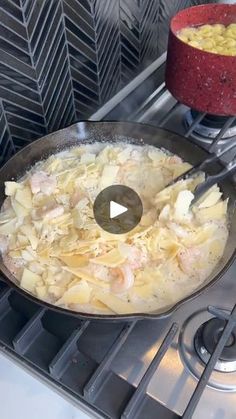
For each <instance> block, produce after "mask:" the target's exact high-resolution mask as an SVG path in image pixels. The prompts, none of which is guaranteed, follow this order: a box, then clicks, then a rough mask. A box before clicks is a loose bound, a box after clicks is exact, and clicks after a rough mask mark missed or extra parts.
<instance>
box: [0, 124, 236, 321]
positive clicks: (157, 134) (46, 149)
mask: <svg viewBox="0 0 236 419" xmlns="http://www.w3.org/2000/svg"><path fill="white" fill-rule="evenodd" d="M95 141H102V142H107V141H109V142H117V141H124V142H126V143H127V142H129V143H134V144H150V145H153V146H156V147H163V148H165V149H166V150H169V151H170V152H172V153H174V154H177V155H179V156H180V157H182V158H183V160H186V161H188V162H190V163H191V164H196V163H198V162H199V161H201V160H203V159H204V158H206V157H207V156H208V153H207V152H206V151H205V150H203V149H202V148H200V147H199V146H197V145H195V144H192V143H190V142H189V141H188V140H187V139H185V138H183V137H180V136H179V135H177V134H174V133H172V132H169V131H166V130H163V129H159V128H156V127H153V126H149V125H145V124H138V123H130V122H78V123H77V124H75V125H72V126H71V127H68V128H65V129H62V130H60V131H57V132H54V133H52V134H50V135H47V136H45V137H43V138H41V139H39V140H37V141H35V142H33V143H31V144H30V145H28V146H27V147H25V148H24V149H22V150H21V151H19V152H18V153H17V154H16V155H15V156H13V157H12V158H11V159H10V160H9V161H8V162H7V163H6V164H5V165H4V166H3V167H2V168H1V169H0V206H1V205H2V203H3V201H4V199H5V196H4V182H5V181H7V180H8V181H9V180H13V179H17V178H19V177H21V176H22V175H23V174H25V172H26V170H28V169H29V168H30V167H31V166H32V165H33V164H34V163H36V162H37V161H39V160H42V159H45V158H46V157H48V156H49V155H50V154H53V153H56V152H58V151H60V150H62V149H63V148H68V147H71V146H75V145H78V144H81V143H93V142H95ZM221 168H222V167H221V165H220V164H219V163H216V164H214V165H213V170H214V171H219V170H220V169H221ZM140 170H141V169H140ZM150 182H155V179H150ZM221 188H222V190H223V193H224V198H225V197H229V210H228V212H229V224H230V234H229V239H228V242H227V245H226V248H225V252H224V255H223V257H222V259H221V261H220V263H219V264H218V266H217V267H216V268H215V269H214V272H213V273H212V274H211V276H210V277H209V278H207V280H206V281H205V282H204V284H202V286H201V287H200V288H199V289H197V290H196V291H195V292H194V293H193V294H191V295H189V296H187V297H185V298H184V299H183V300H181V301H179V302H178V303H176V304H175V305H174V306H167V307H164V308H162V309H160V310H158V311H155V312H151V313H134V314H127V315H97V314H89V313H88V314H87V313H78V312H76V311H73V310H67V309H64V308H60V307H56V306H54V305H52V304H49V303H46V302H44V301H42V300H39V299H38V298H36V297H34V296H33V295H31V294H30V293H28V292H26V291H24V290H22V289H21V288H19V286H18V284H17V280H16V279H15V278H14V277H13V275H11V273H10V272H9V271H8V269H7V268H6V267H5V266H4V264H3V262H2V260H0V270H1V271H2V273H3V278H4V280H5V281H6V283H7V284H8V285H10V286H12V287H13V288H15V289H17V291H19V292H20V293H21V294H23V295H24V296H25V297H27V298H30V299H31V300H33V301H34V302H35V303H38V304H40V305H42V306H44V307H46V308H49V309H52V310H56V311H58V312H61V313H65V314H70V315H74V316H77V317H80V318H88V319H99V320H102V319H104V320H133V319H137V318H152V319H154V318H162V317H166V316H168V315H170V314H171V313H173V311H174V310H176V309H177V308H178V307H179V306H180V305H181V304H183V303H184V302H186V301H189V300H191V299H193V298H195V297H197V296H198V295H199V294H200V293H202V292H204V291H206V290H207V289H209V288H210V287H211V286H212V285H214V284H215V283H216V282H217V281H218V280H219V279H220V278H221V276H222V275H223V274H224V272H225V271H226V270H227V269H228V268H229V266H230V264H231V263H232V262H233V260H234V258H235V256H236V251H235V239H236V211H235V202H236V190H235V186H234V185H233V183H232V182H231V181H229V180H227V181H224V182H222V184H221Z"/></svg>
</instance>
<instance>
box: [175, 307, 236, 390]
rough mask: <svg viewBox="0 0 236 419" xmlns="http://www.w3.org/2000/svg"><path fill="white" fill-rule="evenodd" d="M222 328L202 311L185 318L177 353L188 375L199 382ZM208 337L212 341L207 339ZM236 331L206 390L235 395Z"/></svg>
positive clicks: (220, 321) (222, 325) (215, 320)
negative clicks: (208, 388) (210, 389)
mask: <svg viewBox="0 0 236 419" xmlns="http://www.w3.org/2000/svg"><path fill="white" fill-rule="evenodd" d="M223 327H224V321H223V320H219V319H216V318H215V317H212V315H211V314H210V313H208V311H206V310H202V311H199V312H197V313H195V314H193V315H192V316H191V317H189V318H188V319H187V320H186V322H185V323H184V324H183V327H182V331H181V333H180V336H179V353H180V357H181V359H182V362H183V364H184V365H185V366H186V367H187V368H188V370H189V372H190V373H191V374H192V375H193V376H194V377H195V378H197V379H200V377H201V375H202V373H203V371H204V368H205V366H206V363H207V362H208V360H209V357H210V354H211V353H212V352H213V351H214V348H215V345H216V343H217V339H219V338H220V333H221V332H222V330H223ZM211 337H212V338H211ZM235 355H236V330H234V331H233V334H232V336H231V338H230V339H229V341H228V342H227V346H226V347H225V349H224V350H223V353H222V355H221V359H220V360H218V362H217V364H216V367H215V369H214V371H213V372H212V374H211V377H210V380H209V382H208V384H207V385H208V386H209V387H211V388H214V389H216V390H221V391H225V392H232V391H234V392H235V391H236V358H235Z"/></svg>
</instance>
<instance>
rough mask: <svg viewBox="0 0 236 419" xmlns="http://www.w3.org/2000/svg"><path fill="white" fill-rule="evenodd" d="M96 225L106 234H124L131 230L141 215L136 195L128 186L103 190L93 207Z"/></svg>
mask: <svg viewBox="0 0 236 419" xmlns="http://www.w3.org/2000/svg"><path fill="white" fill-rule="evenodd" d="M93 213H94V218H95V220H96V222H97V224H98V225H99V226H100V227H101V228H102V229H103V230H105V231H107V232H108V233H112V234H125V233H128V232H129V231H131V230H133V228H135V227H136V226H137V225H138V223H139V222H140V220H141V217H142V215H143V205H142V201H141V199H140V198H139V196H138V194H137V193H136V192H135V191H134V190H133V189H131V188H129V187H128V186H123V185H113V186H109V187H108V188H105V189H103V190H102V191H101V192H100V193H99V194H98V196H97V197H96V199H95V202H94V206H93Z"/></svg>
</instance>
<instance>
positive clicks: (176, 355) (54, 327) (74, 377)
mask: <svg viewBox="0 0 236 419" xmlns="http://www.w3.org/2000/svg"><path fill="white" fill-rule="evenodd" d="M164 61H165V55H163V56H162V57H161V58H160V59H158V60H156V61H155V62H154V63H153V64H152V65H151V66H149V68H148V69H146V70H145V71H144V72H143V73H142V74H141V75H139V76H138V77H137V78H136V79H135V80H134V81H133V82H131V83H130V84H129V85H128V87H126V88H125V89H123V90H122V91H121V92H120V93H118V94H117V95H116V96H115V97H114V98H113V99H112V100H111V101H109V102H108V103H107V104H106V105H105V106H104V107H103V108H101V109H100V110H99V111H98V112H97V113H96V114H94V115H92V116H91V118H90V119H92V120H100V119H117V112H118V114H119V115H121V118H122V119H126V120H133V121H140V122H146V123H151V124H154V125H157V126H162V127H163V128H165V129H169V130H171V131H175V132H177V133H179V134H181V135H187V136H188V137H189V140H190V141H200V142H201V144H202V145H203V146H204V147H207V148H208V147H209V146H210V144H211V141H212V140H210V139H209V138H208V139H207V138H205V139H204V140H203V141H202V139H201V134H199V130H200V132H202V129H203V133H204V135H205V133H206V130H205V126H203V128H201V127H200V125H199V124H200V122H201V121H202V122H204V121H203V118H204V115H195V117H194V118H192V116H191V115H190V112H189V109H188V108H186V107H185V106H183V105H181V104H178V103H176V101H175V99H174V98H173V97H172V96H171V95H170V93H169V92H168V91H167V90H166V88H165V86H164V84H163V83H160V80H161V77H162V75H163V65H164ZM152 76H155V77H154V81H152V83H153V86H157V85H158V86H159V87H158V88H156V89H155V88H153V89H152V91H150V93H149V95H148V97H147V98H146V99H145V101H144V102H141V103H140V101H139V105H138V107H134V105H133V104H134V103H135V99H133V96H134V95H135V92H137V91H138V92H139V94H140V89H141V88H142V86H144V87H143V88H145V83H146V81H148V86H149V87H148V88H149V89H150V80H153V78H152ZM122 110H123V116H122ZM186 113H187V119H188V123H190V125H191V124H192V125H191V126H190V127H189V126H188V127H187V126H186V124H185V122H183V121H185V120H186ZM189 120H190V122H189ZM234 122H235V118H230V119H229V120H227V121H223V128H222V129H221V130H219V129H218V128H214V129H213V130H211V129H210V130H208V131H207V132H208V135H209V136H210V137H211V136H212V135H217V133H218V137H217V142H218V146H222V144H223V143H224V142H222V140H221V137H222V136H224V135H226V134H227V135H233V134H234V128H232V127H233V125H234ZM194 129H195V130H196V131H198V133H197V134H194V133H193V130H194ZM229 129H230V130H231V131H228V130H229ZM217 130H218V131H217ZM235 140H236V138H234V141H235ZM225 141H226V140H225ZM227 141H228V140H227ZM230 141H233V139H231V140H230ZM229 157H230V156H226V157H225V160H227V159H229ZM235 304H236V262H234V264H233V265H232V266H231V268H230V269H229V270H228V272H227V273H226V274H225V275H224V276H223V278H222V279H221V280H220V281H219V282H218V283H217V284H215V286H213V287H212V288H211V289H210V290H209V291H208V292H205V293H204V294H201V295H200V296H199V297H198V298H196V299H194V300H192V301H190V302H189V303H186V304H184V305H182V306H181V307H180V308H179V309H178V310H176V312H175V313H174V314H173V315H172V316H171V317H169V318H167V319H163V320H160V321H155V320H143V321H139V322H136V323H134V322H133V323H129V324H125V323H116V324H114V323H113V324H111V323H110V324H109V323H102V322H98V323H94V322H89V321H88V322H83V321H80V320H78V319H74V318H70V317H69V316H66V318H64V317H63V316H62V315H58V314H55V313H51V312H48V311H45V310H44V309H41V308H40V307H38V306H36V305H35V304H33V303H30V302H28V300H25V299H23V297H21V296H19V295H18V294H17V293H15V292H13V291H11V290H9V289H8V288H7V287H5V286H4V285H3V283H1V282H0V347H1V350H2V351H4V352H6V353H7V354H8V355H9V356H10V357H12V358H14V360H15V361H16V362H19V363H20V364H21V365H24V367H26V368H27V369H28V371H30V372H31V373H32V374H36V375H38V376H39V377H40V378H41V379H43V380H45V382H47V383H48V384H49V385H50V386H52V387H54V388H56V389H57V391H59V392H61V394H62V395H63V396H64V397H67V398H70V399H71V400H73V402H76V403H77V404H78V405H79V406H83V408H84V409H85V410H86V411H88V412H90V414H91V417H105V418H120V417H121V418H123V419H141V418H142V419H152V418H156V417H160V418H163V419H167V418H168V419H174V418H177V417H179V416H182V415H183V416H182V417H183V418H185V419H186V418H190V417H193V418H194V419H202V418H212V419H233V418H234V419H235V418H236V365H235V363H234V362H231V363H227V362H226V363H219V361H218V364H217V368H219V369H221V370H225V369H230V370H232V372H222V371H216V370H214V371H213V372H212V373H211V375H210V378H209V381H208V380H207V381H206V380H205V376H204V377H203V379H202V380H200V381H199V379H200V378H201V377H202V374H203V371H204V368H205V365H204V363H203V362H202V361H201V359H200V357H199V356H198V355H197V353H196V351H195V345H196V343H194V336H195V333H196V331H197V330H198V329H199V327H200V326H201V325H202V324H203V323H204V322H206V321H207V320H209V319H210V318H213V317H215V315H214V314H213V313H215V314H217V315H218V316H220V317H222V318H228V317H229V313H230V312H231V310H232V309H233V307H234V305H235ZM209 306H213V307H212V308H210V312H209V311H208V307H209ZM214 307H215V308H214ZM216 307H218V308H219V309H221V310H223V311H221V310H220V311H219V312H218V311H217V310H216ZM233 321H235V323H232V322H233ZM230 322H231V324H233V326H234V324H236V315H235V314H234V315H232V316H231V320H230V321H229V323H230ZM229 323H228V324H229ZM165 337H166V338H165ZM164 338H165V340H164V343H163V339H164ZM231 344H232V342H230V345H231ZM40 348H41V349H40ZM199 351H200V355H201V356H202V357H203V359H204V357H207V354H206V353H204V349H203V348H201V347H200V349H199ZM214 364H215V362H214ZM199 383H200V384H199ZM206 384H207V385H206ZM205 385H206V387H205ZM197 386H198V389H197V392H196V393H194V391H195V390H196V388H197ZM201 390H203V393H202V395H201V392H202V391H201ZM193 394H194V396H193V399H192V402H191V403H190V405H189V407H188V409H187V410H186V407H187V405H188V404H189V401H190V399H191V397H192V395H193ZM200 396H201V397H200ZM195 401H196V403H195ZM195 405H196V406H195ZM194 407H195V410H194ZM192 408H193V409H192ZM184 412H185V413H184Z"/></svg>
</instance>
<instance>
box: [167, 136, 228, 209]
mask: <svg viewBox="0 0 236 419" xmlns="http://www.w3.org/2000/svg"><path fill="white" fill-rule="evenodd" d="M234 148H236V143H235V142H233V143H230V144H228V145H227V146H225V147H224V148H220V149H219V150H218V151H217V152H216V153H211V154H210V156H209V157H208V158H207V159H205V160H203V161H202V162H200V163H198V164H197V165H195V166H193V167H192V168H191V169H189V170H187V171H186V172H184V173H183V174H182V175H180V176H178V177H177V178H175V179H173V181H171V182H170V183H169V184H168V186H167V187H169V186H172V185H174V184H175V183H177V182H179V181H181V180H186V179H189V178H191V177H194V176H196V175H197V174H199V173H201V172H203V171H205V170H206V171H207V170H208V169H209V168H210V167H211V165H212V164H214V163H215V162H217V161H218V160H219V158H220V157H222V156H223V155H224V154H226V153H227V152H229V151H230V150H232V149H234ZM235 173H236V157H234V158H233V160H232V161H230V163H228V164H227V165H226V166H225V168H224V169H223V170H221V171H220V172H219V173H217V174H209V172H208V173H206V174H205V180H204V182H202V183H201V184H200V185H198V186H197V187H196V189H195V190H194V199H193V201H192V203H191V205H193V204H195V203H196V202H197V201H198V200H199V199H200V198H201V196H202V195H203V194H204V193H205V192H206V191H207V190H208V189H210V188H211V187H212V186H213V185H215V184H216V183H220V182H221V181H222V180H224V179H226V178H227V177H228V176H233V175H234V174H235Z"/></svg>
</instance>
